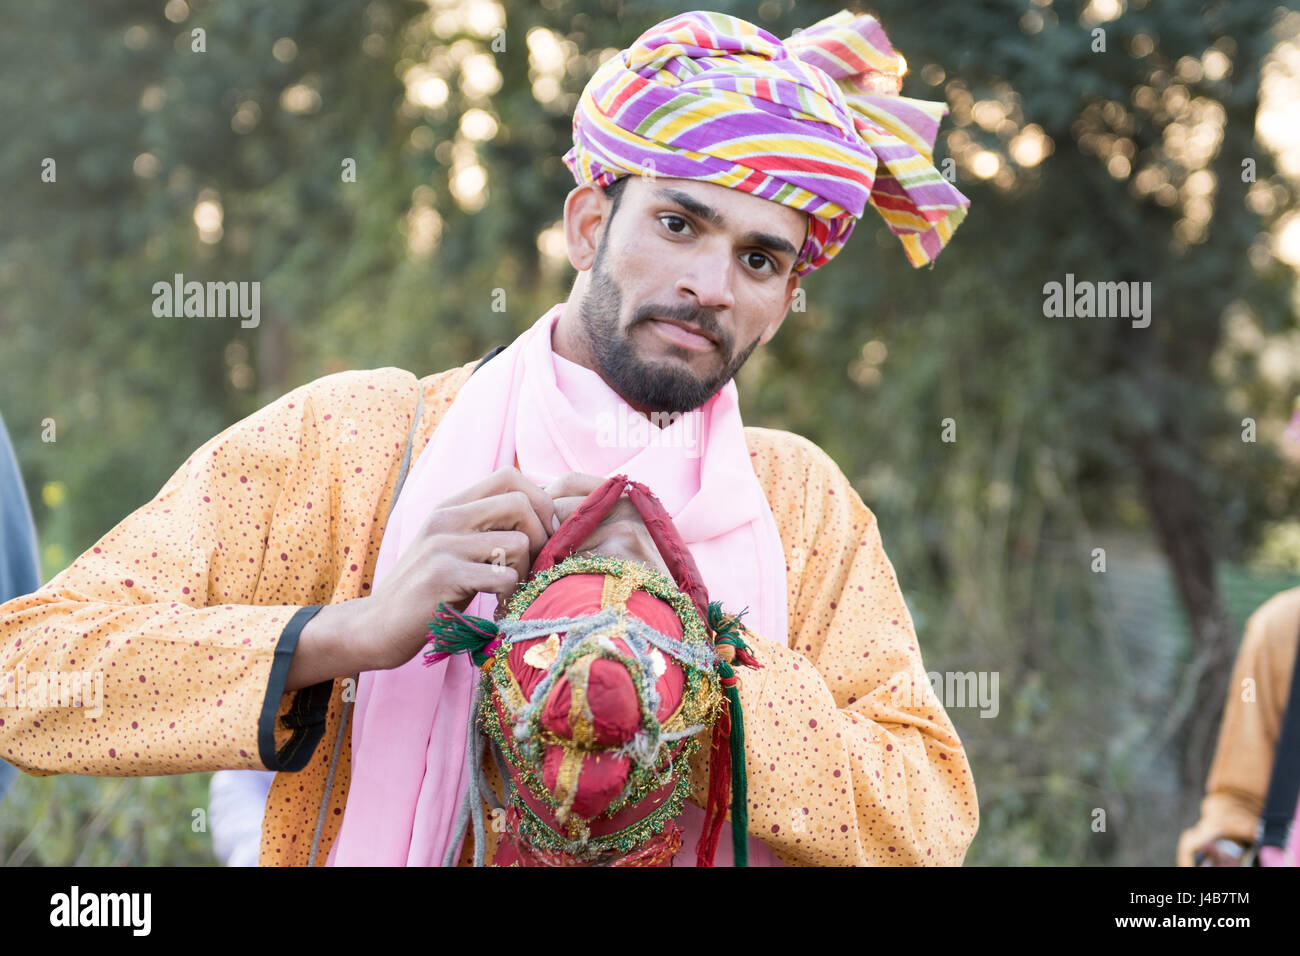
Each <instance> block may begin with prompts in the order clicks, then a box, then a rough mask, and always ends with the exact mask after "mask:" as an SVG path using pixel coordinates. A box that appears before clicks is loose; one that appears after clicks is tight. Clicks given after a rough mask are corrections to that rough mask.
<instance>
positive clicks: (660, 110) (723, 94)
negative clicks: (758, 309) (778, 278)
mask: <svg viewBox="0 0 1300 956" xmlns="http://www.w3.org/2000/svg"><path fill="white" fill-rule="evenodd" d="M905 68H906V64H905V63H904V62H903V58H902V57H900V56H899V55H898V54H896V53H895V52H894V50H893V47H891V46H890V44H889V39H888V38H887V37H886V36H885V31H884V30H883V29H882V28H881V26H880V24H879V23H878V22H877V21H876V20H875V18H874V17H870V16H866V15H862V16H854V15H853V14H851V13H849V12H848V11H847V10H841V11H840V12H839V13H837V14H835V15H834V16H832V17H827V18H826V19H825V20H822V21H821V22H819V23H817V24H815V25H813V26H811V27H809V28H808V29H806V30H800V31H796V32H795V34H794V35H793V36H791V37H789V38H788V39H786V40H785V41H784V42H783V41H781V40H778V39H777V38H776V37H774V36H773V35H772V34H770V33H768V32H767V31H766V30H763V29H761V28H760V27H757V26H755V25H754V24H752V23H749V22H747V21H745V20H741V19H739V18H737V17H733V16H728V15H726V14H722V13H712V12H708V11H703V10H695V11H692V12H690V13H683V14H681V15H680V16H675V17H671V18H669V19H667V20H664V21H663V22H662V23H659V24H657V25H656V26H654V27H651V28H650V29H649V30H647V31H646V32H645V33H643V34H642V35H641V36H640V37H638V38H637V40H636V42H635V43H633V44H632V46H630V47H629V48H628V49H626V50H622V51H620V52H619V53H618V54H617V55H616V56H612V57H610V58H609V59H608V60H606V61H605V62H604V63H603V64H601V66H600V68H599V69H598V70H597V71H596V73H595V75H593V76H592V78H591V81H590V82H589V83H588V84H587V87H586V89H584V90H583V91H582V98H581V99H580V100H579V102H578V107H577V109H576V110H575V111H574V114H573V144H574V145H573V148H572V149H571V150H569V151H568V152H567V153H565V155H564V162H565V164H566V165H567V166H568V167H569V169H570V170H572V172H573V175H574V177H575V178H576V179H577V181H578V183H579V184H583V183H588V182H594V183H596V184H597V185H600V186H607V185H609V184H610V183H612V182H614V181H615V180H616V179H619V178H620V177H622V176H628V175H646V174H647V173H649V174H651V175H654V176H663V177H667V178H672V179H698V180H701V181H703V182H709V183H716V184H718V185H720V186H728V187H731V188H732V189H741V190H744V191H745V192H747V193H752V194H753V195H755V196H758V197H760V198H762V199H770V200H772V201H773V202H779V203H782V204H783V205H786V206H790V207H792V208H794V209H800V210H803V211H804V212H806V213H808V214H809V224H810V226H811V228H810V229H809V232H808V238H807V240H806V242H805V244H804V247H803V249H802V250H800V253H799V259H798V262H797V263H796V265H795V272H797V273H798V274H799V275H804V274H806V273H809V272H812V271H813V270H814V269H817V268H820V267H821V266H823V265H825V264H826V263H827V262H829V261H830V260H831V258H832V257H833V256H834V255H835V254H836V253H838V252H839V251H840V249H841V248H843V246H844V244H845V242H846V241H847V240H848V237H849V234H850V233H851V232H852V231H853V226H854V224H855V223H856V222H857V220H858V219H859V218H860V217H861V216H862V214H863V212H864V211H865V209H866V206H867V203H870V204H871V205H872V206H874V207H875V208H876V211H877V212H879V213H880V215H881V216H883V217H884V219H885V223H886V224H887V225H888V226H889V229H890V231H891V232H893V233H894V235H896V236H898V238H899V239H900V240H901V241H902V243H903V249H904V251H905V252H906V253H907V258H908V260H909V261H910V262H911V263H912V265H913V266H922V265H925V264H926V263H929V262H932V261H933V260H934V259H935V257H936V256H938V254H939V252H940V251H941V250H942V249H943V247H944V246H945V245H946V244H947V242H948V240H949V238H951V236H952V233H953V230H955V229H956V228H957V226H958V224H959V223H960V222H961V221H962V219H964V218H965V216H966V210H967V207H969V206H970V200H969V199H967V198H966V197H965V196H963V195H962V194H961V193H960V192H958V191H957V189H956V188H955V187H953V185H952V184H951V183H949V182H948V181H947V180H946V179H944V177H943V176H942V175H941V174H940V173H939V171H938V170H937V169H935V168H934V158H933V152H932V151H933V148H934V140H935V137H936V135H937V134H938V131H939V121H940V120H941V119H942V118H943V117H944V116H945V115H947V113H948V108H947V106H945V105H944V104H943V103H935V102H929V101H927V100H917V99H910V98H908V97H904V96H899V95H898V91H899V89H901V87H902V73H903V70H904V69H905Z"/></svg>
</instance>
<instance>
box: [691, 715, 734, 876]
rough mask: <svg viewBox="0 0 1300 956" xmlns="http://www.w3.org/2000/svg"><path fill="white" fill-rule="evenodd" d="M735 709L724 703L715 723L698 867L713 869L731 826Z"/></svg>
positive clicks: (699, 844) (697, 856)
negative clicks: (729, 806)
mask: <svg viewBox="0 0 1300 956" xmlns="http://www.w3.org/2000/svg"><path fill="white" fill-rule="evenodd" d="M730 739H731V708H730V706H728V704H727V703H726V702H725V701H724V703H723V705H722V711H721V712H720V713H719V714H718V719H717V720H716V721H714V723H713V744H712V747H711V749H710V750H709V796H708V801H707V802H706V804H705V807H704V829H703V831H702V832H701V833H700V842H699V843H698V844H697V845H696V847H695V857H696V859H695V865H696V866H713V857H714V855H715V854H716V853H717V850H718V840H719V839H720V838H721V836H722V825H723V824H724V823H726V822H727V804H728V803H730V802H731V746H730Z"/></svg>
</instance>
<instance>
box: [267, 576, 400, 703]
mask: <svg viewBox="0 0 1300 956" xmlns="http://www.w3.org/2000/svg"><path fill="white" fill-rule="evenodd" d="M366 600H369V599H368V598H354V599H353V600H351V601H343V602H342V603H339V604H327V605H326V606H325V607H323V608H321V609H320V611H318V612H317V613H316V614H315V615H314V616H313V617H312V619H311V620H310V621H308V622H307V623H306V625H304V627H303V629H302V633H301V634H299V635H298V645H297V647H295V648H294V652H293V659H292V660H291V661H290V663H289V676H288V679H287V680H286V682H285V687H284V689H285V691H294V690H301V689H302V688H304V687H310V686H312V685H313V684H319V683H320V682H321V681H327V680H333V679H334V678H336V677H348V676H351V675H352V674H357V673H360V672H361V671H366V670H376V669H378V666H377V665H376V664H375V662H373V661H369V660H362V656H363V655H362V653H361V648H362V647H363V646H364V642H362V641H359V640H357V636H358V634H357V627H358V607H359V605H360V603H361V602H362V601H366Z"/></svg>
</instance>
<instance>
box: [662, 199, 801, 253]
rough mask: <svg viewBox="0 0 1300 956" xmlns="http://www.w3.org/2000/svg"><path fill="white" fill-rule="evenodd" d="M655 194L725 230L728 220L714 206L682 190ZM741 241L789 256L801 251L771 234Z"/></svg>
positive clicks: (748, 235) (753, 235)
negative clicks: (707, 204)
mask: <svg viewBox="0 0 1300 956" xmlns="http://www.w3.org/2000/svg"><path fill="white" fill-rule="evenodd" d="M654 194H655V196H656V197H658V198H659V199H662V200H666V201H668V202H675V203H676V204H677V205H679V206H681V207H682V208H683V209H685V210H686V211H687V212H689V213H691V214H692V215H695V216H697V217H699V218H700V219H703V220H704V221H705V222H707V223H709V224H711V225H714V226H717V227H718V228H723V227H724V226H725V225H726V220H725V219H723V218H722V214H721V213H720V212H718V211H717V210H716V209H714V208H713V207H712V206H706V205H705V204H704V203H702V202H700V201H699V200H698V199H696V198H695V197H694V196H692V195H691V194H690V193H684V192H682V191H681V190H680V189H672V188H670V187H664V188H663V189H656V190H655V192H654ZM740 241H741V242H743V243H745V244H746V245H751V246H758V247H759V248H762V249H769V250H771V251H772V252H783V253H785V254H786V255H788V256H795V255H798V254H799V250H798V249H796V248H795V247H794V246H792V245H791V244H790V242H789V241H788V240H786V239H783V238H781V237H780V236H774V235H772V234H771V233H770V232H757V231H755V232H747V233H745V234H744V235H743V236H741V237H740Z"/></svg>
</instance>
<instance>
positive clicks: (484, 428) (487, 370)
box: [328, 304, 789, 866]
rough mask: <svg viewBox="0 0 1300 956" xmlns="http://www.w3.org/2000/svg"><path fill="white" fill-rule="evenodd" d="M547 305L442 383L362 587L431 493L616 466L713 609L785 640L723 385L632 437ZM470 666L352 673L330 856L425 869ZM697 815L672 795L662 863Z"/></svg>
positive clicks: (445, 810) (447, 803) (610, 394)
mask: <svg viewBox="0 0 1300 956" xmlns="http://www.w3.org/2000/svg"><path fill="white" fill-rule="evenodd" d="M562 311H563V305H562V304H561V305H556V306H554V307H553V308H552V309H551V310H550V311H549V312H547V313H546V314H545V315H543V316H542V317H541V318H540V319H538V320H537V322H536V323H534V324H533V326H532V327H531V328H530V329H529V330H528V331H526V332H525V333H524V334H523V335H521V336H519V338H517V339H515V341H514V342H512V343H511V344H510V345H509V346H508V347H507V348H506V349H505V350H504V351H502V352H501V353H500V354H499V355H497V356H496V357H494V358H493V359H492V360H491V361H490V362H488V363H487V364H486V365H484V366H483V367H482V368H481V369H479V370H478V371H477V372H475V373H474V375H472V376H471V377H470V378H469V380H468V381H467V382H466V383H465V385H464V386H463V387H462V388H461V389H460V391H459V392H458V393H457V395H456V398H455V400H454V401H453V402H452V404H451V407H450V408H449V409H448V410H447V412H446V414H445V416H444V417H443V419H442V421H441V422H440V423H439V425H438V427H437V429H436V430H435V431H434V434H433V437H432V439H431V440H430V441H429V444H428V445H427V446H426V447H425V449H424V451H423V452H422V453H421V454H420V457H419V458H418V459H417V460H416V462H415V463H414V465H413V466H412V468H411V472H410V474H409V475H408V477H407V480H406V484H405V486H404V487H403V489H402V491H401V494H400V495H399V497H398V501H397V505H396V507H395V508H394V510H393V514H392V517H391V518H390V519H389V522H388V526H387V528H386V529H385V531H384V537H383V540H382V542H381V543H380V548H379V558H378V562H377V564H376V567H375V576H374V581H375V584H376V585H378V584H379V583H380V582H382V581H383V580H384V579H385V577H386V576H387V575H388V574H389V573H390V572H391V571H392V569H393V567H394V566H395V565H396V564H397V562H398V560H399V558H400V557H401V554H402V552H403V550H404V549H405V548H406V547H407V546H408V545H409V544H410V542H411V540H412V538H413V536H414V535H415V533H416V531H417V530H418V529H419V528H420V527H421V526H422V525H423V523H424V521H425V520H426V518H427V517H428V515H429V513H430V512H431V511H432V510H433V509H434V508H435V507H436V506H437V505H438V504H439V503H440V502H442V501H444V500H445V499H446V498H448V497H450V496H451V495H453V494H456V493H458V492H460V491H461V490H463V489H464V488H465V487H467V486H468V485H471V484H473V483H474V482H476V481H479V480H481V479H482V478H485V477H487V476H488V475H489V474H491V473H492V472H493V471H495V470H496V469H498V468H501V467H505V466H508V465H512V464H513V463H514V460H515V457H516V456H518V460H519V469H520V471H521V472H522V473H523V474H524V476H525V477H527V478H528V479H529V480H531V481H533V482H535V483H536V484H538V485H541V486H545V485H547V484H549V483H550V482H552V481H553V480H554V479H555V478H557V477H558V476H560V475H562V474H565V473H566V472H570V471H578V472H584V473H586V474H591V475H596V476H599V477H608V476H610V475H613V474H618V473H623V474H626V475H628V476H629V477H630V478H633V479H635V480H637V481H640V482H643V483H645V484H646V485H648V486H649V487H650V489H651V490H652V491H653V492H654V493H655V495H656V496H657V497H658V498H659V500H660V501H662V502H663V504H664V507H665V508H666V509H667V510H668V513H669V514H670V515H672V518H673V521H674V523H675V524H676V525H677V528H678V530H679V531H680V532H681V535H682V538H683V540H684V541H685V542H686V544H687V546H688V547H689V548H690V550H691V554H692V555H693V556H694V557H695V561H696V563H697V564H698V565H699V567H700V573H701V574H702V575H703V576H704V582H705V585H706V587H707V588H708V590H709V596H710V598H712V599H713V600H718V601H721V602H722V605H723V607H724V608H727V609H728V610H733V611H739V610H740V609H741V608H744V607H748V608H749V613H748V614H747V615H746V622H747V623H751V624H752V626H753V627H754V629H755V630H756V631H757V632H758V633H759V634H761V635H763V636H764V637H765V638H768V639H770V640H774V641H778V642H780V643H782V644H786V643H788V642H789V638H788V634H787V622H786V576H785V555H784V551H783V550H782V547H781V539H780V537H779V535H778V533H777V529H776V522H775V520H774V519H773V517H772V510H771V507H770V506H769V504H768V502H767V498H766V497H765V496H764V494H763V489H762V487H761V486H760V485H759V483H758V478H757V476H756V475H755V474H754V469H753V465H752V464H751V462H750V456H749V450H748V447H747V445H746V443H745V436H744V432H743V430H742V423H741V420H740V409H739V406H738V404H737V395H736V386H735V383H734V382H728V383H727V384H726V386H725V387H723V388H722V389H721V390H720V391H719V392H718V393H717V394H716V395H714V396H713V397H712V398H710V399H709V401H708V402H706V403H705V404H704V405H703V406H702V407H701V408H699V409H696V410H695V411H693V412H688V413H686V414H683V415H681V416H680V417H679V418H678V419H677V420H676V421H674V422H672V424H670V425H667V426H666V427H664V428H663V429H659V428H657V427H656V426H655V425H649V427H648V429H641V430H639V431H638V430H637V429H636V427H635V426H636V425H637V419H638V417H640V416H638V413H636V412H635V411H633V410H632V409H631V408H630V407H629V406H628V405H627V404H626V403H625V402H624V401H623V400H622V399H621V398H620V397H619V396H618V394H617V393H616V392H614V390H613V389H611V388H610V387H609V386H608V385H606V384H605V382H604V380H603V379H601V378H600V376H599V375H598V374H597V373H596V372H594V371H592V370H590V369H587V368H584V367H583V366H581V365H577V364H575V363H573V362H570V361H568V360H567V359H564V358H561V357H560V356H558V355H556V354H555V353H554V352H553V351H552V348H551V331H552V329H553V328H554V325H555V322H556V320H557V319H559V317H560V314H561V312H562ZM641 421H642V423H645V420H644V418H642V419H641ZM645 424H648V423H645ZM652 433H653V434H652ZM638 435H639V436H641V437H639V438H638ZM495 608H496V597H495V595H487V594H479V595H477V596H476V597H475V598H474V599H473V600H472V601H471V602H470V604H469V607H468V609H467V612H468V613H470V614H475V615H478V616H481V617H488V618H490V617H491V616H492V612H493V610H494V609H495ZM433 611H434V608H432V607H430V608H429V614H430V617H432V615H433ZM478 676H479V674H478V671H477V670H476V669H475V668H474V667H473V665H472V664H471V663H470V661H469V660H468V658H467V657H464V656H463V655H458V656H456V657H453V658H451V659H449V660H447V661H445V662H443V663H441V664H438V665H436V666H434V667H425V666H424V663H423V658H422V656H421V655H417V656H416V657H415V658H414V659H412V660H411V661H408V662H407V663H406V664H404V665H403V666H401V667H398V668H395V669H393V670H387V671H368V672H366V673H363V674H362V675H361V680H360V683H359V686H358V688H357V699H356V706H355V708H354V710H353V715H352V777H351V784H350V788H349V791H348V800H347V806H346V809H345V810H344V814H343V822H342V826H341V828H340V830H339V835H338V838H337V839H336V840H335V841H334V846H333V848H332V849H331V851H330V855H329V861H328V863H329V865H330V866H349V865H368V866H438V865H441V863H442V861H443V859H444V858H445V856H446V853H447V851H448V849H450V848H451V847H450V844H451V839H452V831H453V826H454V823H455V820H456V815H457V811H458V809H459V807H460V805H461V802H462V801H463V800H464V798H465V795H466V792H467V790H468V785H469V767H468V763H467V751H466V733H467V730H468V727H469V717H470V708H471V703H472V698H473V692H474V684H475V681H477V679H478ZM702 821H703V811H701V810H699V809H698V808H696V807H694V806H692V805H689V804H688V805H687V808H686V812H685V813H684V814H683V818H682V823H683V826H684V828H685V830H686V840H685V841H684V842H683V850H682V852H681V853H679V854H678V857H677V858H676V859H675V861H674V862H675V863H677V864H678V865H691V864H693V863H694V862H695V860H694V847H695V842H696V839H697V838H698V835H699V831H700V826H701V823H702ZM721 844H722V845H721V846H720V847H719V852H718V857H717V863H719V864H722V865H726V864H728V863H730V862H731V854H730V847H729V841H727V840H722V841H721ZM724 847H726V852H723V848H724ZM772 864H777V865H779V861H778V860H777V859H776V857H775V856H774V855H773V854H772V853H771V851H770V850H768V848H767V847H766V846H764V845H763V844H761V843H759V842H758V841H756V840H754V839H753V838H751V839H750V865H751V866H752V865H759V866H761V865H772Z"/></svg>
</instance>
